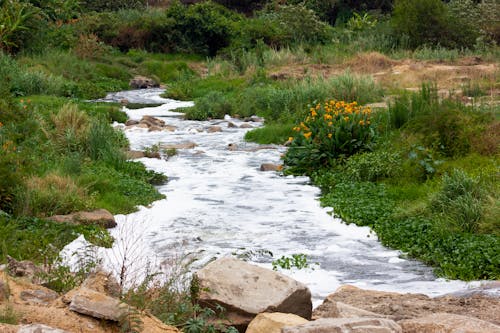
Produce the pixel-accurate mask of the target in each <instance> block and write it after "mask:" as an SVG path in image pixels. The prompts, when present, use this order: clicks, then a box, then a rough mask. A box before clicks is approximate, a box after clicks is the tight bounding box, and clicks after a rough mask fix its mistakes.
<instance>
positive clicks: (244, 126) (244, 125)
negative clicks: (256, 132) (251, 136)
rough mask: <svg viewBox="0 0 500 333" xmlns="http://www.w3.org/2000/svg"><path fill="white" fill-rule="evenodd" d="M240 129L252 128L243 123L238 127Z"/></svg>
mask: <svg viewBox="0 0 500 333" xmlns="http://www.w3.org/2000/svg"><path fill="white" fill-rule="evenodd" d="M240 128H253V126H252V125H250V124H247V123H243V124H241V125H240Z"/></svg>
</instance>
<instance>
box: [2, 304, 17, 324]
mask: <svg viewBox="0 0 500 333" xmlns="http://www.w3.org/2000/svg"><path fill="white" fill-rule="evenodd" d="M20 317H21V315H20V314H19V313H17V312H16V311H15V310H14V307H13V306H12V304H10V303H7V304H4V305H3V307H2V309H1V310H0V323H4V324H10V325H17V324H19V319H20Z"/></svg>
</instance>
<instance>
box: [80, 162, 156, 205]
mask: <svg viewBox="0 0 500 333" xmlns="http://www.w3.org/2000/svg"><path fill="white" fill-rule="evenodd" d="M164 180H165V176H163V175H159V174H157V173H155V172H153V171H147V170H146V169H145V168H144V166H143V165H141V164H138V163H137V162H126V164H124V165H122V166H121V168H120V169H118V170H117V169H113V168H111V167H109V166H108V165H107V164H103V163H98V164H90V165H86V166H84V167H83V169H82V175H81V177H80V179H79V182H80V183H82V184H86V186H88V191H89V192H90V193H95V194H94V196H95V205H96V206H97V207H102V208H106V209H108V210H109V211H110V212H112V213H118V212H133V211H135V210H136V207H135V206H136V205H147V204H149V203H150V202H152V201H155V200H159V199H162V198H164V196H163V195H161V194H159V193H158V191H157V190H156V189H155V188H154V187H153V186H152V185H150V183H160V182H161V181H164Z"/></svg>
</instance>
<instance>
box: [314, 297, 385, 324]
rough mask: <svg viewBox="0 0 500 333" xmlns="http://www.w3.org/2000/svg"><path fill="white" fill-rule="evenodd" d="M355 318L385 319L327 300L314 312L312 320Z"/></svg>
mask: <svg viewBox="0 0 500 333" xmlns="http://www.w3.org/2000/svg"><path fill="white" fill-rule="evenodd" d="M355 317H370V318H385V316H384V315H380V314H378V313H375V312H371V311H366V310H363V309H360V308H357V307H354V306H352V305H349V304H345V303H342V302H335V301H332V300H331V299H329V298H327V299H325V301H324V302H323V304H321V305H320V306H318V307H317V308H316V309H314V311H313V315H312V318H313V319H319V318H355Z"/></svg>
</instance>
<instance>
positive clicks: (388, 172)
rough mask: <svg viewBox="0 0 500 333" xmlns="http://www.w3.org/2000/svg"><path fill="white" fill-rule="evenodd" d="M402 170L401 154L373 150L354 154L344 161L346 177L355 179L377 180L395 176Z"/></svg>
mask: <svg viewBox="0 0 500 333" xmlns="http://www.w3.org/2000/svg"><path fill="white" fill-rule="evenodd" d="M401 171H402V165H401V154H399V153H396V152H392V153H391V152H388V151H384V150H381V151H375V152H366V153H360V154H355V155H353V156H351V157H349V159H348V160H347V161H346V164H345V168H344V172H345V174H346V177H348V178H349V179H352V180H355V181H377V180H381V179H385V178H392V177H397V176H398V175H399V174H400V173H401Z"/></svg>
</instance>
